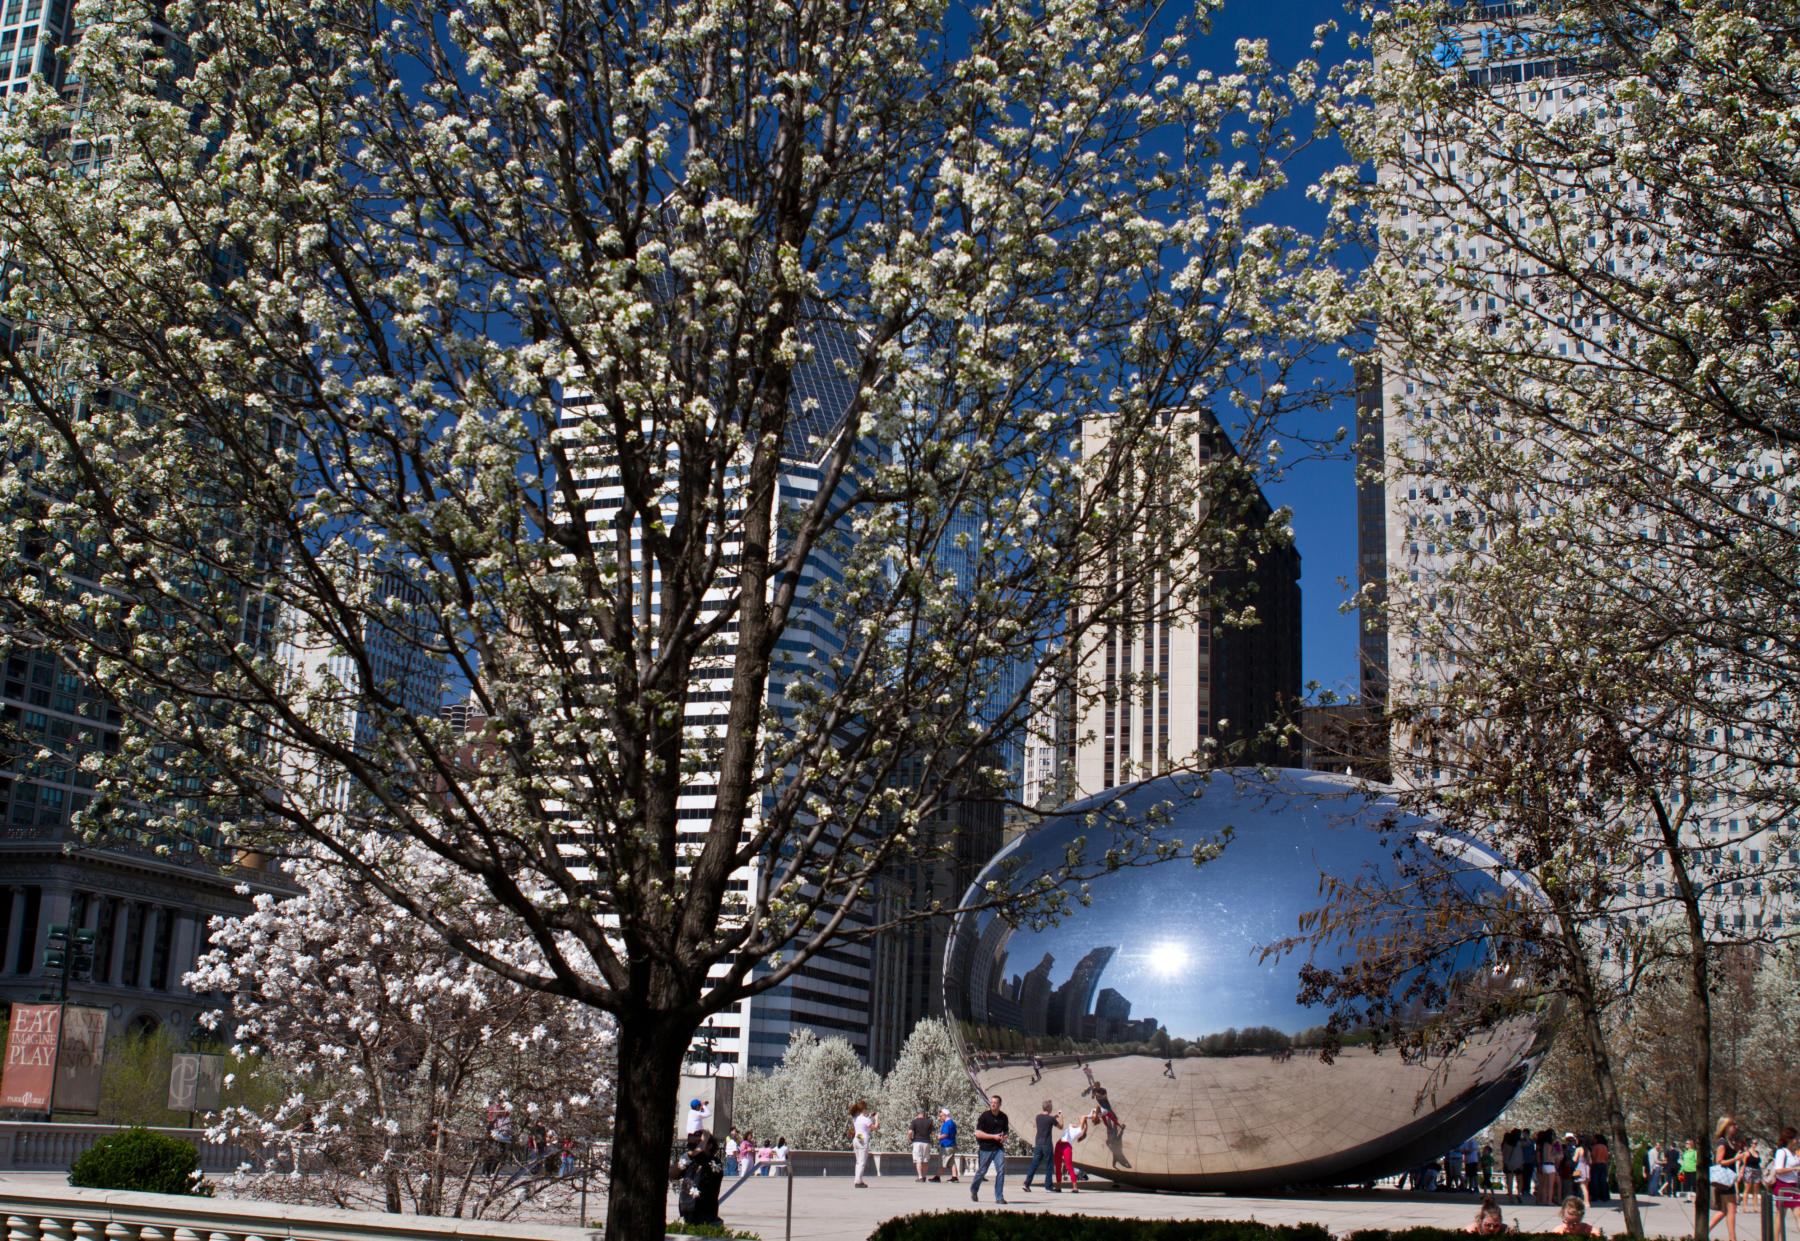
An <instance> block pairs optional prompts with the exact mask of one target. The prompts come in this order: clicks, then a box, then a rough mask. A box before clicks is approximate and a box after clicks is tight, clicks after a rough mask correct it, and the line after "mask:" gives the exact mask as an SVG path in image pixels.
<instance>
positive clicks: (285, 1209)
mask: <svg viewBox="0 0 1800 1241" xmlns="http://www.w3.org/2000/svg"><path fill="white" fill-rule="evenodd" d="M0 1219H3V1220H4V1221H5V1227H6V1234H5V1235H6V1237H7V1239H8V1241H281V1239H284V1238H292V1239H294V1241H374V1239H375V1238H389V1237H391V1238H397V1239H398V1241H521V1239H523V1238H538V1239H539V1241H594V1239H595V1238H597V1237H599V1235H600V1234H599V1233H597V1232H590V1231H588V1230H587V1229H585V1228H566V1227H560V1228H559V1227H557V1226H555V1225H551V1224H542V1223H519V1224H503V1223H495V1222H493V1221H490V1220H478V1219H473V1220H471V1219H442V1218H439V1217H436V1216H429V1215H388V1214H384V1213H380V1212H375V1211H331V1210H326V1209H324V1208H321V1207H294V1206H283V1205H282V1204H280V1203H275V1202H227V1201H220V1200H217V1199H213V1198H190V1197H186V1196H184V1195H179V1194H126V1193H116V1192H112V1191H109V1190H101V1189H65V1190H59V1191H58V1192H56V1193H54V1194H48V1193H27V1192H20V1191H18V1190H16V1189H13V1188H11V1187H6V1188H0Z"/></svg>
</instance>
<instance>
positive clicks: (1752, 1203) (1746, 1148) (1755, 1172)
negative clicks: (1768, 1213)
mask: <svg viewBox="0 0 1800 1241" xmlns="http://www.w3.org/2000/svg"><path fill="white" fill-rule="evenodd" d="M1739 1146H1740V1147H1741V1148H1742V1149H1743V1152H1744V1175H1743V1177H1742V1178H1741V1179H1742V1182H1743V1203H1742V1206H1743V1207H1744V1209H1745V1210H1746V1211H1750V1212H1752V1213H1758V1212H1760V1211H1761V1210H1762V1183H1763V1169H1762V1152H1761V1151H1760V1150H1758V1149H1757V1148H1756V1140H1755V1139H1754V1138H1744V1139H1742V1140H1741V1141H1740V1142H1739Z"/></svg>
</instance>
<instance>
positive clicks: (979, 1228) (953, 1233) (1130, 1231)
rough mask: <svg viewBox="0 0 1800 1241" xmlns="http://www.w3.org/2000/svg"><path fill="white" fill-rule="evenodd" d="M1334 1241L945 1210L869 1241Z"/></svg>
mask: <svg viewBox="0 0 1800 1241" xmlns="http://www.w3.org/2000/svg"><path fill="white" fill-rule="evenodd" d="M1015 1238H1017V1239H1020V1241H1023V1239H1024V1238H1030V1241H1331V1233H1330V1232H1328V1231H1326V1229H1325V1228H1323V1227H1322V1226H1320V1225H1318V1224H1291V1225H1290V1224H1258V1223H1254V1222H1242V1221H1239V1220H1223V1219H1115V1218H1113V1217H1112V1216H1105V1215H1040V1214H1038V1213H1037V1212H1035V1211H1034V1212H1030V1213H1028V1214H1027V1213H1020V1214H1012V1213H1008V1212H1005V1211H945V1212H942V1213H939V1214H934V1215H903V1216H900V1217H898V1218H895V1219H890V1220H888V1221H887V1222H885V1223H884V1224H882V1225H881V1227H879V1228H877V1229H876V1230H875V1231H874V1232H872V1233H870V1234H869V1241H1015Z"/></svg>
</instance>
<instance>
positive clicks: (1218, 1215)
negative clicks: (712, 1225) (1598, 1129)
mask: <svg viewBox="0 0 1800 1241" xmlns="http://www.w3.org/2000/svg"><path fill="white" fill-rule="evenodd" d="M793 1187H794V1200H793V1201H794V1212H793V1231H792V1234H791V1237H792V1241H865V1239H866V1238H867V1237H868V1235H869V1233H870V1232H871V1231H872V1230H873V1229H874V1228H875V1226H876V1225H877V1224H879V1223H880V1222H881V1221H882V1220H885V1219H889V1218H891V1217H893V1216H895V1215H911V1214H914V1213H915V1212H921V1211H950V1210H964V1211H966V1210H969V1209H971V1208H972V1207H973V1206H974V1204H973V1203H971V1202H970V1201H969V1193H968V1182H967V1181H966V1180H965V1181H964V1182H963V1183H962V1184H958V1185H952V1184H950V1183H948V1182H944V1183H942V1184H937V1185H933V1184H931V1183H929V1182H927V1183H925V1184H923V1185H921V1184H919V1183H918V1182H916V1181H914V1180H912V1179H911V1178H906V1179H897V1178H894V1177H881V1178H871V1179H870V1181H869V1188H868V1189H857V1188H855V1187H854V1186H853V1185H852V1183H851V1180H850V1178H849V1177H837V1176H827V1177H810V1176H801V1177H795V1178H794V1182H793ZM787 1189H788V1186H787V1182H786V1181H784V1180H780V1179H774V1178H764V1177H752V1178H750V1181H749V1182H748V1183H747V1184H745V1185H744V1187H743V1188H742V1189H740V1190H738V1191H737V1192H736V1193H735V1194H733V1195H732V1196H731V1197H730V1198H729V1199H727V1200H726V1202H725V1204H724V1206H722V1207H721V1208H720V1211H719V1214H720V1215H721V1217H722V1218H723V1219H724V1220H725V1223H726V1224H727V1225H729V1226H730V1227H733V1228H741V1229H747V1230H748V1231H750V1232H754V1233H756V1234H758V1235H759V1236H761V1237H762V1241H786V1239H787V1238H788V1237H789V1235H790V1234H789V1233H788V1232H787V1231H786V1226H787V1211H786V1207H787ZM1006 1195H1007V1203H1006V1205H1005V1206H995V1205H994V1203H993V1200H992V1199H993V1186H992V1185H991V1184H990V1185H984V1186H982V1194H981V1196H982V1202H981V1208H980V1209H982V1210H997V1211H1014V1212H1031V1213H1037V1214H1044V1213H1048V1212H1058V1213H1061V1214H1083V1215H1110V1216H1120V1217H1125V1218H1132V1217H1136V1218H1141V1219H1239V1220H1243V1219H1254V1220H1261V1221H1262V1222H1264V1223H1269V1224H1301V1223H1316V1224H1323V1225H1324V1226H1325V1227H1326V1228H1329V1229H1330V1230H1331V1231H1332V1232H1333V1233H1336V1234H1337V1235H1339V1236H1343V1235H1345V1234H1347V1233H1351V1232H1354V1231H1355V1230H1356V1229H1358V1228H1411V1227H1415V1226H1418V1225H1421V1224H1424V1225H1433V1226H1436V1227H1440V1228H1463V1227H1465V1226H1467V1225H1468V1223H1469V1221H1470V1220H1471V1219H1472V1218H1473V1217H1474V1214H1475V1202H1476V1199H1475V1198H1474V1197H1473V1196H1470V1195H1464V1194H1443V1195H1426V1194H1417V1195H1415V1194H1403V1193H1398V1192H1392V1191H1382V1190H1377V1191H1375V1192H1373V1193H1352V1192H1349V1191H1346V1192H1345V1193H1343V1194H1341V1195H1332V1196H1329V1197H1304V1198H1303V1197H1291V1198H1239V1197H1230V1196H1226V1195H1223V1194H1167V1193H1150V1192H1146V1191H1142V1190H1129V1189H1115V1188H1111V1187H1102V1188H1098V1189H1084V1190H1083V1191H1082V1192H1081V1193H1079V1194H1070V1193H1066V1192H1065V1193H1060V1194H1049V1193H1044V1192H1043V1191H1041V1190H1037V1189H1034V1190H1033V1191H1032V1192H1031V1193H1025V1192H1023V1191H1022V1189H1021V1188H1020V1185H1019V1178H1016V1177H1008V1178H1007V1186H1006ZM1639 1203H1640V1207H1641V1208H1642V1211H1643V1216H1644V1229H1645V1232H1646V1234H1647V1235H1649V1236H1651V1237H1685V1236H1692V1235H1693V1207H1692V1205H1691V1204H1690V1203H1686V1202H1680V1203H1677V1202H1673V1201H1671V1200H1670V1199H1666V1198H1649V1199H1640V1200H1639ZM1503 1209H1504V1210H1505V1212H1506V1218H1507V1220H1508V1221H1509V1222H1510V1221H1514V1220H1516V1221H1517V1222H1518V1224H1519V1226H1520V1228H1521V1229H1523V1230H1525V1231H1527V1232H1532V1231H1548V1230H1549V1229H1550V1228H1552V1227H1554V1226H1555V1224H1556V1221H1557V1211H1556V1209H1555V1208H1552V1207H1539V1206H1524V1207H1513V1206H1511V1205H1506V1206H1504V1208H1503ZM669 1218H670V1219H673V1218H675V1208H674V1203H673V1198H671V1200H670V1207H669ZM1588 1218H1589V1219H1590V1220H1591V1221H1592V1222H1593V1223H1595V1224H1597V1225H1599V1226H1600V1228H1601V1230H1602V1231H1603V1232H1605V1233H1606V1234H1607V1235H1609V1236H1615V1235H1619V1234H1622V1233H1623V1232H1624V1231H1625V1222H1624V1217H1623V1215H1622V1214H1621V1213H1620V1211H1619V1208H1618V1204H1617V1203H1613V1204H1611V1205H1608V1206H1602V1207H1600V1208H1598V1209H1596V1210H1595V1211H1594V1212H1592V1213H1591V1214H1590V1215H1589V1217H1588ZM1714 1235H1715V1236H1716V1237H1718V1238H1720V1241H1726V1238H1725V1229H1724V1225H1720V1226H1719V1228H1718V1229H1717V1230H1716V1231H1715V1234H1714ZM1759 1236H1760V1228H1759V1225H1758V1223H1757V1221H1756V1220H1755V1219H1753V1218H1746V1219H1744V1220H1743V1221H1742V1223H1741V1225H1740V1227H1739V1229H1738V1238H1739V1241H1757V1238H1758V1237H1759Z"/></svg>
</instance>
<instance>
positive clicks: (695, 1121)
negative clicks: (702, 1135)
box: [687, 1099, 712, 1137]
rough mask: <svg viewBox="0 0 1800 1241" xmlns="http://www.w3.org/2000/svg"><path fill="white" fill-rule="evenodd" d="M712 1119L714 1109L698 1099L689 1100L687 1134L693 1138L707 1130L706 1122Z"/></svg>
mask: <svg viewBox="0 0 1800 1241" xmlns="http://www.w3.org/2000/svg"><path fill="white" fill-rule="evenodd" d="M711 1119H712V1108H711V1107H710V1106H708V1105H707V1104H705V1103H702V1102H701V1101H700V1100H698V1099H689V1100H688V1114H687V1133H688V1136H689V1137H693V1136H694V1135H695V1134H696V1133H699V1132H700V1131H701V1130H702V1129H704V1128H706V1122H707V1121H709V1120H711Z"/></svg>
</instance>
